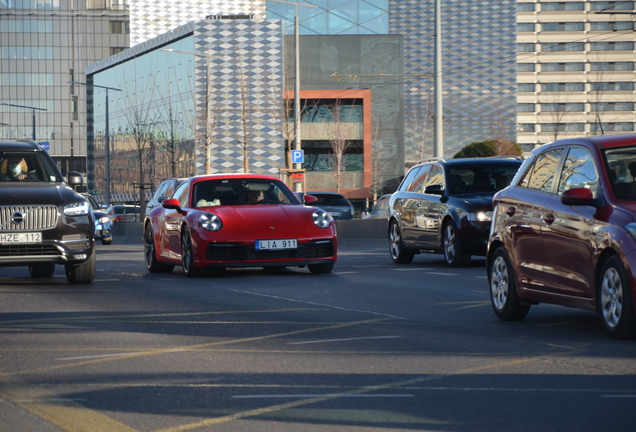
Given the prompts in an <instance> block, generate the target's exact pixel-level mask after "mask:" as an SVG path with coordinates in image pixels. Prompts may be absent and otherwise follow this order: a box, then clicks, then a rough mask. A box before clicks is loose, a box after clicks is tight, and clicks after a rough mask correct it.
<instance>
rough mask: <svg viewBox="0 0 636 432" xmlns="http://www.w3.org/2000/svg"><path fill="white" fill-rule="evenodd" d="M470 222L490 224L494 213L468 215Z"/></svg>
mask: <svg viewBox="0 0 636 432" xmlns="http://www.w3.org/2000/svg"><path fill="white" fill-rule="evenodd" d="M468 220H469V221H472V222H490V221H491V220H492V212H491V211H489V212H477V213H468Z"/></svg>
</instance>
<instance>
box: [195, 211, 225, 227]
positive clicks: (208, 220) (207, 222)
mask: <svg viewBox="0 0 636 432" xmlns="http://www.w3.org/2000/svg"><path fill="white" fill-rule="evenodd" d="M199 224H201V226H202V227H203V228H205V229H206V230H208V231H218V230H220V229H221V228H223V222H221V218H220V217H218V216H217V215H215V214H214V213H203V214H201V216H199Z"/></svg>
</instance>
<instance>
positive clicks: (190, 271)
mask: <svg viewBox="0 0 636 432" xmlns="http://www.w3.org/2000/svg"><path fill="white" fill-rule="evenodd" d="M181 265H182V266H183V273H185V275H186V276H187V277H199V276H201V275H202V274H203V269H200V268H197V267H195V266H194V254H193V252H192V237H190V229H189V228H188V227H187V226H185V227H184V228H183V230H182V231H181Z"/></svg>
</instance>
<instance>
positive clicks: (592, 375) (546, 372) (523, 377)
mask: <svg viewBox="0 0 636 432" xmlns="http://www.w3.org/2000/svg"><path fill="white" fill-rule="evenodd" d="M383 243H384V242H378V243H368V244H364V245H363V244H351V245H345V246H343V247H341V249H340V253H339V260H338V263H337V264H336V266H335V268H334V271H333V273H331V274H327V275H313V274H311V273H309V271H308V270H307V269H299V268H291V269H286V270H284V271H281V272H277V273H266V272H264V271H262V270H260V269H249V270H245V269H244V270H228V271H226V272H224V273H223V274H221V275H216V276H209V277H204V278H198V279H187V278H186V277H185V276H184V275H183V274H182V273H181V271H180V269H176V270H175V272H174V273H172V274H149V273H147V272H146V270H145V266H144V263H143V254H142V247H141V245H137V244H117V241H115V243H114V244H112V245H111V246H102V245H99V247H98V248H99V252H98V263H97V266H98V271H97V276H96V278H95V282H94V283H93V284H92V285H90V286H71V285H68V284H67V283H66V279H65V277H64V275H63V268H62V267H58V269H57V270H56V274H55V276H54V277H53V278H50V279H42V280H36V279H32V278H30V277H29V275H28V272H27V270H26V269H25V268H0V299H1V301H0V431H10V432H22V431H25V432H26V431H43V432H48V431H60V430H63V431H70V432H80V431H84V432H86V431H91V432H95V431H108V432H119V431H140V432H141V431H144V432H146V431H155V432H158V431H162V432H163V431H166V432H167V431H175V432H176V431H188V430H193V431H241V432H243V431H259V432H268V431H285V432H292V431H309V432H313V431H351V432H362V431H364V432H367V431H400V430H404V431H413V430H418V431H419V430H426V431H462V432H464V431H465V432H473V431H489V432H499V431H501V432H503V431H506V432H510V431H532V432H536V431H559V432H564V431H577V432H579V431H612V432H619V431H626V432H627V431H629V432H633V431H634V430H636V341H614V340H611V339H609V338H608V337H607V336H606V335H605V333H604V332H603V331H602V328H601V325H600V322H599V320H598V318H597V317H596V315H595V314H594V313H592V312H589V311H582V310H576V309H568V308H562V307H555V306H549V305H539V306H533V307H532V309H531V310H530V314H529V315H528V317H527V318H526V319H525V320H524V321H522V322H518V323H505V322H501V321H499V320H498V319H497V318H496V317H495V315H494V313H493V311H492V308H491V306H490V301H489V297H488V284H487V279H486V270H485V262H484V260H483V259H481V258H479V259H474V260H473V262H472V265H471V266H470V267H468V268H463V269H450V268H447V267H446V266H445V265H444V264H443V260H442V257H441V256H436V255H419V256H416V258H415V260H414V262H413V263H412V264H409V265H395V264H393V263H392V261H391V260H390V258H389V256H388V250H387V248H386V247H385V246H384V244H383Z"/></svg>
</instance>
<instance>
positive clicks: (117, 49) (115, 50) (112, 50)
mask: <svg viewBox="0 0 636 432" xmlns="http://www.w3.org/2000/svg"><path fill="white" fill-rule="evenodd" d="M125 49H126V47H110V55H115V54H117V53H120V52H122V51H123V50H125Z"/></svg>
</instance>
